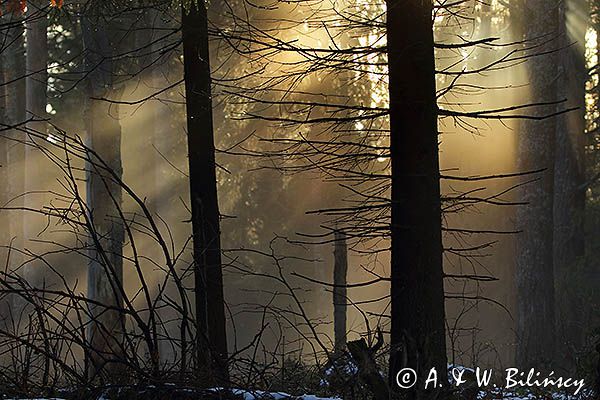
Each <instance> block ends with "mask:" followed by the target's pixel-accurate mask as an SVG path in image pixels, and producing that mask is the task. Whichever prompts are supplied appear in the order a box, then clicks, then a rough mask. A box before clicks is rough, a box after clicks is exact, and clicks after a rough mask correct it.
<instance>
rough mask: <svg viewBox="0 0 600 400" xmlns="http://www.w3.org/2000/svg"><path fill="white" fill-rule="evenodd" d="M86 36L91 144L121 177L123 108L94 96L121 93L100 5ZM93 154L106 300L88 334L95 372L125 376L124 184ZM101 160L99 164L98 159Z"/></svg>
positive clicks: (93, 295) (95, 290) (94, 294)
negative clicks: (120, 115)
mask: <svg viewBox="0 0 600 400" xmlns="http://www.w3.org/2000/svg"><path fill="white" fill-rule="evenodd" d="M81 26H82V32H83V40H84V53H85V65H86V72H88V77H87V79H86V104H85V114H84V115H85V126H86V131H87V141H88V143H87V145H88V146H89V147H90V148H91V149H92V150H93V151H94V152H96V153H97V154H98V157H100V158H101V159H102V160H103V162H105V163H106V164H107V167H108V168H109V169H111V170H112V171H113V172H114V173H115V174H116V175H117V176H118V177H119V179H120V177H121V176H122V173H123V171H122V166H121V126H120V124H119V122H118V114H116V113H118V110H117V108H116V107H115V106H114V105H110V104H109V103H107V102H104V101H98V100H93V98H101V97H105V98H113V99H115V98H116V99H118V98H119V97H120V90H119V89H118V88H117V87H115V85H114V82H113V78H114V69H113V61H112V59H111V56H112V54H113V49H114V45H113V44H112V43H111V41H110V35H109V29H110V28H109V27H107V26H106V21H104V20H102V19H101V18H99V16H98V15H97V14H96V12H95V9H94V6H93V5H92V6H91V7H90V8H88V9H87V10H85V12H84V13H83V15H82V19H81ZM98 157H96V156H94V155H92V154H90V155H89V158H90V161H89V162H88V163H87V165H86V179H87V208H88V212H89V218H90V220H91V221H92V223H93V232H92V233H91V235H92V242H91V243H90V262H89V266H88V297H89V298H90V299H91V300H94V301H97V302H100V303H102V304H103V305H104V306H105V307H103V306H90V313H91V317H92V319H93V321H92V323H91V324H90V325H89V331H88V340H89V341H90V344H91V348H92V350H91V352H90V354H89V361H90V362H91V370H90V374H91V376H92V377H94V376H97V375H99V374H100V375H102V376H109V377H110V379H111V380H113V381H114V380H115V379H117V380H118V379H119V374H120V373H121V371H122V367H121V365H120V364H119V360H120V359H121V358H122V355H123V349H122V339H123V332H124V328H125V326H124V324H125V321H124V314H123V313H122V312H121V311H119V310H118V309H116V310H115V309H111V310H109V309H106V307H117V308H122V307H123V297H122V293H123V292H122V284H123V257H122V256H123V240H124V229H123V222H122V220H121V219H120V218H119V213H118V210H119V209H120V207H121V201H122V191H121V186H120V185H119V184H118V183H117V182H115V180H114V179H112V178H111V177H110V176H109V174H108V172H107V171H106V170H105V169H102V168H100V167H98V166H97V165H98V164H101V162H100V161H99V158H98ZM94 164H96V165H94Z"/></svg>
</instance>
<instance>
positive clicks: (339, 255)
mask: <svg viewBox="0 0 600 400" xmlns="http://www.w3.org/2000/svg"><path fill="white" fill-rule="evenodd" d="M346 246H347V245H346V234H345V233H344V232H341V231H336V232H335V250H334V252H333V254H334V267H333V284H334V285H335V286H334V287H333V331H334V332H333V337H334V343H335V351H336V352H338V353H340V352H342V351H344V348H345V347H346V313H347V308H348V306H347V302H348V294H347V292H348V289H347V288H346V283H347V273H348V250H347V247H346Z"/></svg>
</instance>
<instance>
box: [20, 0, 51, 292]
mask: <svg viewBox="0 0 600 400" xmlns="http://www.w3.org/2000/svg"><path fill="white" fill-rule="evenodd" d="M47 6H48V4H47V2H45V1H44V0H37V1H29V2H28V7H27V19H26V35H27V52H26V57H25V64H26V71H27V77H26V79H25V87H26V106H27V119H28V120H34V122H29V123H28V124H27V129H28V130H30V131H33V132H35V133H36V134H40V135H44V136H45V135H46V131H47V124H46V122H44V121H41V120H43V119H45V118H46V104H47V94H46V87H47V82H48V73H47V65H48V43H47V30H48V19H47V16H46V7H47ZM39 142H40V139H33V138H27V145H26V146H25V154H24V157H25V158H24V159H25V162H24V170H25V179H24V189H25V191H26V192H34V191H39V190H45V189H46V188H45V187H44V186H43V185H44V182H43V180H42V181H40V179H41V175H42V174H40V173H39V171H38V168H39V165H36V154H39V153H38V152H36V150H35V143H39ZM23 201H24V202H25V206H26V207H30V208H36V207H35V204H34V202H33V201H32V198H31V196H30V195H27V196H25V197H24V199H23ZM37 217H38V216H36V215H33V214H26V215H25V216H24V224H23V226H22V232H23V241H24V242H23V243H24V245H25V246H29V243H27V241H28V240H29V239H31V238H33V237H34V236H35V235H36V233H37V232H40V231H41V229H42V228H43V227H36V225H35V222H36V221H38V220H39V218H37ZM36 228H39V229H36ZM39 267H40V264H39V263H37V264H33V263H31V262H30V263H28V264H27V268H26V270H25V276H26V277H27V280H28V281H29V283H30V284H31V285H33V286H39V285H40V284H41V280H42V276H40V268H39Z"/></svg>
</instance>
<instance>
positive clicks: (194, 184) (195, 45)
mask: <svg viewBox="0 0 600 400" xmlns="http://www.w3.org/2000/svg"><path fill="white" fill-rule="evenodd" d="M182 30H183V54H184V77H185V92H186V112H187V127H188V132H187V137H188V157H189V175H190V197H191V208H192V233H193V242H194V273H195V288H196V318H197V324H198V326H197V333H196V334H197V342H198V343H197V345H198V361H199V362H200V363H201V362H202V360H206V359H210V360H211V365H212V368H210V369H211V370H210V371H204V372H206V373H207V376H206V377H207V378H208V379H209V380H214V381H216V383H224V382H226V381H227V380H228V374H227V337H226V329H225V323H226V322H225V309H224V298H223V274H222V265H221V243H220V228H219V205H218V199H217V181H216V170H215V144H214V137H213V121H212V97H211V75H210V61H209V47H208V21H207V16H206V7H205V6H204V2H201V1H200V2H195V1H193V2H191V4H189V6H187V9H184V10H183V19H182ZM199 366H200V365H199Z"/></svg>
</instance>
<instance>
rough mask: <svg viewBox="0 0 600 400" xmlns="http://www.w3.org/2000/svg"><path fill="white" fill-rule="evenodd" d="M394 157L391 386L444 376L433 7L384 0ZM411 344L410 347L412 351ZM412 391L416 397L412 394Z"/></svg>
mask: <svg viewBox="0 0 600 400" xmlns="http://www.w3.org/2000/svg"><path fill="white" fill-rule="evenodd" d="M386 4H387V41H388V64H389V94H390V152H391V157H392V189H391V203H392V204H391V206H392V225H391V241H392V244H391V317H392V326H391V354H390V381H391V383H390V386H392V387H396V388H397V385H396V383H395V375H396V373H397V372H398V371H399V370H400V369H402V368H405V367H410V368H413V369H415V370H416V371H417V373H418V376H419V378H420V381H421V382H424V379H423V378H424V376H426V374H427V373H428V372H429V370H430V368H433V367H435V368H436V369H437V372H438V374H439V375H440V376H441V378H440V380H443V379H444V378H443V377H445V376H446V341H445V332H444V318H445V313H444V285H443V265H442V236H441V222H442V220H441V203H440V172H439V155H438V129H437V105H436V92H435V91H436V85H435V59H434V46H433V20H432V2H431V1H423V0H387V1H386ZM409 343H412V345H409ZM415 395H416V394H415V392H414V391H413V392H411V396H413V397H414V396H415Z"/></svg>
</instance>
